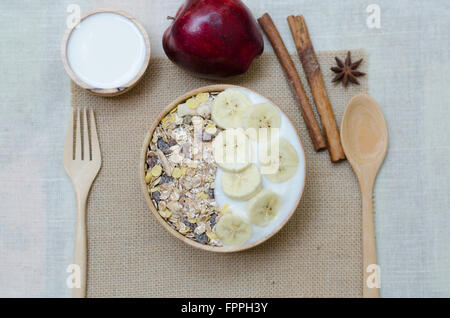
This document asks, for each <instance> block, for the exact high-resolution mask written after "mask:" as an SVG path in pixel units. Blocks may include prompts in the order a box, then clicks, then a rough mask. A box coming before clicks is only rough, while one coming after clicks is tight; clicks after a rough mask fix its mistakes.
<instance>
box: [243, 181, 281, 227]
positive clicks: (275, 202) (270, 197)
mask: <svg viewBox="0 0 450 318" xmlns="http://www.w3.org/2000/svg"><path fill="white" fill-rule="evenodd" d="M279 208H280V197H279V196H278V195H277V194H276V193H275V192H272V191H270V190H268V189H263V190H261V192H260V193H258V194H257V195H256V196H255V197H254V198H253V199H251V200H250V201H249V202H248V203H247V211H248V212H247V213H248V217H249V219H250V222H251V223H253V224H255V225H257V226H266V225H268V224H269V223H270V221H272V220H273V219H274V218H275V217H276V216H277V213H278V209H279Z"/></svg>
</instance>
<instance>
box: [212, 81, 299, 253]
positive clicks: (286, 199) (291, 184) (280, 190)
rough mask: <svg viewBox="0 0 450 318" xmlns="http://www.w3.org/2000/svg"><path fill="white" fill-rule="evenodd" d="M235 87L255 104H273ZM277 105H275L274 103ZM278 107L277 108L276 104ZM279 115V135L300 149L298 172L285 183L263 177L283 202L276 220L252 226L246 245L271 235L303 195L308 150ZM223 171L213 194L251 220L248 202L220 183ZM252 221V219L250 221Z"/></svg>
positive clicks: (222, 202) (218, 200)
mask: <svg viewBox="0 0 450 318" xmlns="http://www.w3.org/2000/svg"><path fill="white" fill-rule="evenodd" d="M233 89H236V90H239V91H241V92H242V93H244V94H246V95H247V97H248V98H249V99H250V101H251V102H252V103H253V104H258V103H270V104H272V105H273V103H272V102H271V101H269V100H268V99H267V98H264V97H263V96H261V95H259V94H257V93H254V92H252V91H249V90H247V89H245V88H233ZM274 106H275V105H274ZM275 107H276V108H277V109H278V107H277V106H275ZM278 111H279V113H280V115H281V127H280V138H285V139H287V140H288V141H289V142H290V143H291V144H292V146H293V147H294V148H295V150H296V151H297V155H298V160H299V164H298V169H297V172H296V173H295V175H294V176H293V177H292V178H290V179H289V180H287V181H285V182H283V183H274V182H271V181H269V180H268V179H267V178H265V177H264V176H263V182H262V186H263V188H265V189H270V190H272V191H273V192H275V193H276V194H278V195H279V196H280V198H281V205H280V209H279V211H278V214H277V216H276V217H275V219H273V220H272V221H271V222H270V223H269V224H268V225H267V226H265V227H259V226H255V225H252V228H253V235H252V237H251V238H250V239H249V240H248V241H247V242H246V243H245V245H248V244H252V243H254V242H257V241H259V240H261V239H263V238H264V237H266V236H268V235H270V234H271V233H272V232H273V231H275V230H276V229H277V228H278V227H279V226H280V225H281V224H282V223H283V222H284V221H285V220H286V219H287V217H288V216H289V214H290V213H291V211H292V209H293V208H294V207H295V204H296V202H297V199H298V197H299V196H300V193H301V192H302V189H303V186H304V183H305V171H306V170H305V153H304V152H303V148H302V146H301V144H300V140H299V138H298V135H297V132H296V130H295V127H294V126H293V125H292V123H291V122H290V121H289V119H288V118H287V116H286V115H285V114H284V113H283V112H281V111H280V110H279V109H278ZM252 147H253V149H252V150H253V154H254V156H255V158H256V159H257V157H258V152H257V143H256V142H255V141H252ZM254 164H255V165H256V166H257V167H258V168H261V166H260V164H259V162H258V160H255V162H254ZM222 174H223V170H222V169H220V168H218V169H217V173H216V181H215V190H214V195H215V199H216V201H217V203H218V204H219V206H221V207H223V206H224V205H225V204H228V205H229V209H230V210H231V211H232V212H233V213H235V214H237V215H240V216H241V217H243V218H244V219H246V220H247V221H248V217H247V209H246V204H247V201H236V200H232V199H230V198H229V197H228V196H227V195H226V194H225V193H224V192H223V190H222V186H221V182H222ZM249 223H250V222H249Z"/></svg>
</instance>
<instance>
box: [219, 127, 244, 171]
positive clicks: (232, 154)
mask: <svg viewBox="0 0 450 318" xmlns="http://www.w3.org/2000/svg"><path fill="white" fill-rule="evenodd" d="M213 152H214V160H215V162H216V164H217V165H218V166H219V167H220V168H222V169H223V170H225V171H228V172H239V171H242V170H244V169H245V168H247V167H248V166H249V165H250V161H251V159H252V148H251V144H250V140H249V139H248V137H247V135H246V134H245V133H244V131H243V129H242V128H230V129H226V130H223V131H221V132H220V133H219V134H218V135H217V136H216V138H214V141H213Z"/></svg>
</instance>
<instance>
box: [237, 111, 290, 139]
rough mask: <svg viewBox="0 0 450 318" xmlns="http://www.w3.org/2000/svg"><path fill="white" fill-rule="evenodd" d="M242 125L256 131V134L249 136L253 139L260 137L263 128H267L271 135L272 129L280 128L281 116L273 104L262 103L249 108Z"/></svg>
mask: <svg viewBox="0 0 450 318" xmlns="http://www.w3.org/2000/svg"><path fill="white" fill-rule="evenodd" d="M242 124H243V126H244V127H245V128H247V129H249V128H254V129H255V132H256V134H253V133H252V134H249V136H250V138H252V136H259V135H260V132H261V131H262V130H260V129H261V128H267V129H268V133H269V134H270V130H271V129H272V128H280V126H281V116H280V113H279V111H278V109H276V107H275V106H273V105H272V104H269V103H260V104H256V105H253V106H251V107H249V108H247V110H246V111H245V114H244V119H243V121H242ZM269 134H267V136H268V135H269ZM252 139H253V138H252Z"/></svg>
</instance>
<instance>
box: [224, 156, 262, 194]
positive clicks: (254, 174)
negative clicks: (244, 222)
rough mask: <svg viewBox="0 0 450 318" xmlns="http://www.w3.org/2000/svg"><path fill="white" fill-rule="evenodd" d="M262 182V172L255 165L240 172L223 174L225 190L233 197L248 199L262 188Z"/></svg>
mask: <svg viewBox="0 0 450 318" xmlns="http://www.w3.org/2000/svg"><path fill="white" fill-rule="evenodd" d="M261 184H262V178H261V174H260V173H259V170H258V168H257V167H256V166H255V165H250V166H249V167H248V168H247V169H245V170H244V171H241V172H238V173H231V172H224V173H223V174H222V188H223V192H225V194H226V195H227V196H229V197H230V198H231V199H235V200H241V201H245V200H248V199H250V198H251V197H253V196H254V195H255V194H256V193H258V192H259V191H260V190H261Z"/></svg>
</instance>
